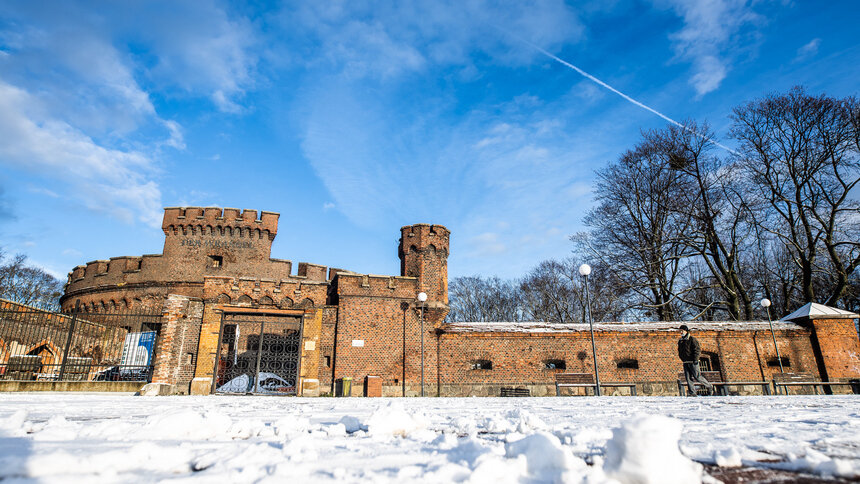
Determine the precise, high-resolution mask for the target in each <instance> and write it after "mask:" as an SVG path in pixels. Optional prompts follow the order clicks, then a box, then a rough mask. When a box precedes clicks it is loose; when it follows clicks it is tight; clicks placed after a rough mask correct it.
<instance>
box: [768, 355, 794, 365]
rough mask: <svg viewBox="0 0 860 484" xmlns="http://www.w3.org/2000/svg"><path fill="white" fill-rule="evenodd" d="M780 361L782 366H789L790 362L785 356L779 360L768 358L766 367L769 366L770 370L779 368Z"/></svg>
mask: <svg viewBox="0 0 860 484" xmlns="http://www.w3.org/2000/svg"><path fill="white" fill-rule="evenodd" d="M780 360H782V366H791V361H790V360H789V359H788V358H787V357H785V356H783V357H782V358H779V359H777V358H769V359H768V360H767V366H769V367H771V368H779V363H780Z"/></svg>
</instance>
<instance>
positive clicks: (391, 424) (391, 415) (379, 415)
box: [366, 402, 426, 437]
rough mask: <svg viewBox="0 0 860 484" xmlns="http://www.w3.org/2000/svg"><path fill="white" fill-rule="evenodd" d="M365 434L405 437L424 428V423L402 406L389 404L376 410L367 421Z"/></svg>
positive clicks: (394, 403) (393, 403) (395, 403)
mask: <svg viewBox="0 0 860 484" xmlns="http://www.w3.org/2000/svg"><path fill="white" fill-rule="evenodd" d="M366 425H367V432H368V433H369V434H370V435H396V436H400V437H406V436H407V435H409V434H410V433H411V432H414V431H416V430H420V429H423V428H426V422H424V420H423V419H422V418H420V417H413V416H412V415H410V414H409V413H408V412H407V411H406V409H404V408H403V405H402V404H400V403H397V402H391V403H389V404H388V405H386V406H384V407H381V408H379V409H377V410H376V411H375V412H373V415H371V416H370V418H369V419H367V424H366Z"/></svg>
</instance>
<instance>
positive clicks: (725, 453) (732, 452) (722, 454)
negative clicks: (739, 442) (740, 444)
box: [714, 447, 743, 467]
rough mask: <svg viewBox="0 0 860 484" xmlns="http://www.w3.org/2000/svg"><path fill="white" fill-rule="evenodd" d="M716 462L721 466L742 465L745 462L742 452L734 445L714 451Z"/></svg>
mask: <svg viewBox="0 0 860 484" xmlns="http://www.w3.org/2000/svg"><path fill="white" fill-rule="evenodd" d="M714 463H715V464H717V465H718V466H720V467H740V466H741V465H742V464H743V463H742V462H741V453H740V452H738V449H736V448H734V447H732V448H730V449H725V450H721V451H717V452H714Z"/></svg>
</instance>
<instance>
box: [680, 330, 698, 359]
mask: <svg viewBox="0 0 860 484" xmlns="http://www.w3.org/2000/svg"><path fill="white" fill-rule="evenodd" d="M700 356H702V345H700V344H699V340H697V339H696V338H694V337H693V335H691V334H690V333H687V336H685V337H683V338H681V339H679V340H678V358H681V361H685V362H688V361H699V357H700Z"/></svg>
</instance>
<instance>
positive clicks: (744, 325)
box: [441, 321, 803, 333]
mask: <svg viewBox="0 0 860 484" xmlns="http://www.w3.org/2000/svg"><path fill="white" fill-rule="evenodd" d="M682 324H686V325H687V326H689V327H690V331H692V332H696V331H752V330H767V329H770V326H769V325H768V323H767V321H701V322H699V321H693V322H690V321H659V322H646V323H595V324H594V331H598V332H610V331H666V332H674V331H677V330H678V327H679V326H681V325H682ZM441 329H442V330H443V331H446V332H450V333H576V332H580V331H588V330H589V326H588V325H587V324H583V323H571V324H559V323H543V322H525V321H518V322H453V323H445V324H443V325H442V328H441ZM773 329H776V330H797V329H803V326H800V325H798V324H795V323H789V322H785V321H774V323H773Z"/></svg>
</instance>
